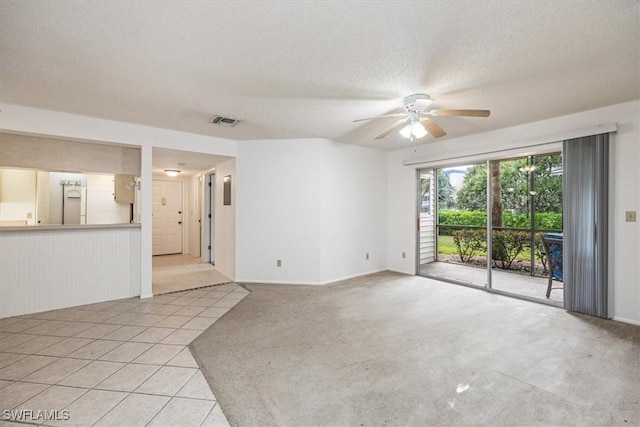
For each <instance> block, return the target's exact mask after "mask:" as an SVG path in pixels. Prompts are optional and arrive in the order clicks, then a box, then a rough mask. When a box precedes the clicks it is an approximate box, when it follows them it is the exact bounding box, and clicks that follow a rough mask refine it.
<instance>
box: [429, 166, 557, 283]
mask: <svg viewBox="0 0 640 427" xmlns="http://www.w3.org/2000/svg"><path fill="white" fill-rule="evenodd" d="M460 171H461V170H460V169H456V170H455V172H456V173H458V174H460V173H461V172H460ZM448 172H449V173H450V171H447V170H446V169H440V170H438V172H437V190H438V191H437V194H438V260H439V261H446V262H451V263H461V264H468V265H475V266H479V267H486V265H487V217H488V215H487V212H488V211H489V209H490V212H491V228H492V230H493V231H492V239H493V242H492V257H491V258H492V259H491V265H492V267H493V268H497V269H502V270H510V271H517V272H527V273H530V272H531V270H532V269H533V274H534V275H540V276H545V275H547V260H546V256H545V252H544V249H543V247H542V241H541V235H542V234H543V233H545V232H550V231H554V232H562V227H563V226H562V158H561V156H560V155H559V154H553V155H546V156H531V157H526V158H521V159H515V160H505V161H500V162H492V163H491V167H490V171H487V165H486V163H481V164H476V165H473V166H470V167H467V168H466V170H464V171H463V172H462V173H464V178H463V179H464V180H463V181H462V184H461V185H460V186H458V188H456V187H455V186H454V185H453V184H452V183H451V179H450V176H449V174H448ZM487 173H489V174H490V182H491V186H492V188H494V189H498V191H493V192H492V200H491V206H490V207H489V209H487ZM532 218H533V221H532ZM532 236H533V242H532ZM532 243H533V249H534V254H533V255H534V256H533V260H532V254H531V246H532ZM532 264H533V265H532Z"/></svg>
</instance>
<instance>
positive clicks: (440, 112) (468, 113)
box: [429, 110, 490, 117]
mask: <svg viewBox="0 0 640 427" xmlns="http://www.w3.org/2000/svg"><path fill="white" fill-rule="evenodd" d="M429 114H431V115H433V116H468V117H489V114H490V111H489V110H431V111H429Z"/></svg>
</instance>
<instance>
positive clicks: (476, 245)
mask: <svg viewBox="0 0 640 427" xmlns="http://www.w3.org/2000/svg"><path fill="white" fill-rule="evenodd" d="M453 242H454V243H455V245H456V247H457V248H458V255H459V256H460V261H462V262H469V261H470V260H471V258H472V257H473V256H474V255H476V254H477V253H479V252H485V251H486V250H487V244H486V242H487V233H486V231H485V230H482V229H480V230H478V229H475V230H474V229H470V228H465V229H462V230H456V231H454V232H453Z"/></svg>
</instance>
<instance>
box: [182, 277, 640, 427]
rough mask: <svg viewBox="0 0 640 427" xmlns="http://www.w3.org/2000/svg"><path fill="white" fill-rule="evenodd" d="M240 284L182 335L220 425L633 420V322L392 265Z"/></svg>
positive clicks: (637, 402)
mask: <svg viewBox="0 0 640 427" xmlns="http://www.w3.org/2000/svg"><path fill="white" fill-rule="evenodd" d="M247 288H248V289H249V290H250V291H251V293H250V294H249V295H248V296H247V297H246V298H245V299H244V300H243V301H242V302H240V303H239V304H237V305H236V306H235V307H234V308H233V309H231V310H230V311H229V312H228V313H227V314H225V315H224V316H223V317H221V318H220V319H219V320H218V321H217V322H216V323H215V324H213V325H212V326H211V327H210V328H209V329H207V330H206V331H205V332H204V333H203V334H202V335H200V336H199V337H198V338H196V340H195V341H193V342H192V344H191V345H190V348H191V350H192V352H193V353H194V357H195V358H196V360H197V361H198V364H199V366H200V367H201V369H202V370H203V373H204V375H205V377H206V379H207V381H208V382H209V384H211V386H212V388H213V390H214V392H215V395H216V397H217V399H218V401H219V402H220V404H221V406H222V410H223V411H224V413H225V414H226V415H227V417H228V419H229V421H230V423H231V425H234V426H258V425H259V426H270V425H278V426H285V427H286V426H295V427H302V426H382V425H394V426H414V425H416V426H417V425H421V426H423V425H478V424H488V425H534V424H537V425H611V424H616V425H640V381H638V378H640V357H638V355H639V354H640V327H637V326H632V325H626V324H622V323H618V322H614V321H609V320H602V319H596V318H592V317H588V316H581V315H574V314H570V313H567V312H565V311H564V310H562V309H560V308H556V307H551V306H546V305H542V304H536V303H532V302H527V301H522V300H517V299H513V298H508V297H504V296H499V295H495V294H490V293H487V292H484V291H481V290H475V289H470V288H467V287H463V286H457V285H451V284H444V283H442V282H437V281H434V280H430V279H426V278H421V277H414V276H403V275H399V274H394V273H380V274H376V275H372V276H368V277H364V278H359V279H354V280H350V281H347V282H343V283H342V284H338V285H333V286H315V287H314V286H281V285H251V286H247Z"/></svg>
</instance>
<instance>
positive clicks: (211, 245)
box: [200, 171, 216, 265]
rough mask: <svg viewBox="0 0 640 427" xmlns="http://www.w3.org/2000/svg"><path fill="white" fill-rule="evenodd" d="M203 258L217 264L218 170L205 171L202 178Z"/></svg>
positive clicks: (203, 260)
mask: <svg viewBox="0 0 640 427" xmlns="http://www.w3.org/2000/svg"><path fill="white" fill-rule="evenodd" d="M202 184H203V185H202V193H203V194H204V197H203V198H202V200H203V203H202V208H203V213H202V220H203V221H202V227H201V232H202V235H201V239H200V241H201V244H202V246H201V251H200V253H201V260H202V262H206V263H209V264H212V265H215V199H216V197H215V192H216V172H215V171H211V172H205V173H204V174H203V180H202Z"/></svg>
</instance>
